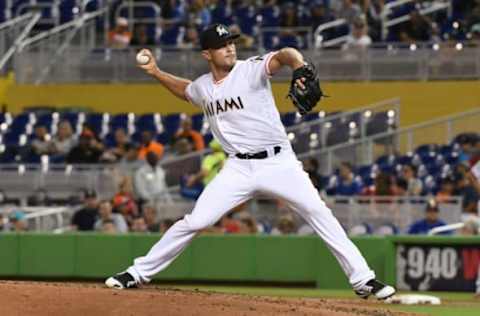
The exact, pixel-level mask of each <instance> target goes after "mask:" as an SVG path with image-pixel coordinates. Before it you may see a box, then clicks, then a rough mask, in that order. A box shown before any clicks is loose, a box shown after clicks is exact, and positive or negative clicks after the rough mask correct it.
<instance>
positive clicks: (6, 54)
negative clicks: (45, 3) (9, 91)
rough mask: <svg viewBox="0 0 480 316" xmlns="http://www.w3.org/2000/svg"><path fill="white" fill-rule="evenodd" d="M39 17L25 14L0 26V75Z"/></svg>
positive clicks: (37, 14) (38, 15)
mask: <svg viewBox="0 0 480 316" xmlns="http://www.w3.org/2000/svg"><path fill="white" fill-rule="evenodd" d="M40 16H41V15H40V13H35V14H34V13H27V14H24V15H22V16H19V17H16V18H14V19H11V20H9V21H7V22H5V23H2V24H0V74H4V73H5V70H6V65H7V63H8V61H9V60H10V58H11V57H12V56H13V54H15V52H16V51H17V49H18V47H19V45H20V43H21V42H22V41H23V40H24V39H25V38H26V37H27V36H28V34H29V33H30V31H31V30H32V28H33V26H34V25H35V24H36V23H37V22H38V20H39V19H40Z"/></svg>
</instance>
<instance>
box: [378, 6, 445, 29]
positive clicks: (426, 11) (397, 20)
mask: <svg viewBox="0 0 480 316" xmlns="http://www.w3.org/2000/svg"><path fill="white" fill-rule="evenodd" d="M450 6H451V4H450V2H444V3H436V2H434V3H432V5H431V6H430V7H428V8H424V9H421V10H419V13H420V14H421V15H427V14H430V13H433V12H435V11H439V10H443V9H448V8H449V7H450ZM408 20H410V15H408V14H406V15H403V16H400V17H398V18H395V19H392V20H390V21H387V22H385V25H384V27H385V28H389V27H390V26H394V25H397V24H400V23H403V22H405V21H408Z"/></svg>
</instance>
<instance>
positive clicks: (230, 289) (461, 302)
mask: <svg viewBox="0 0 480 316" xmlns="http://www.w3.org/2000/svg"><path fill="white" fill-rule="evenodd" d="M168 287H172V288H177V289H190V290H192V289H198V290H200V291H210V292H220V293H232V294H248V295H263V296H286V297H313V298H315V297H322V298H355V294H353V292H352V291H347V290H320V289H313V288H311V289H308V288H273V287H246V286H209V285H188V286H186V285H179V286H173V285H172V286H168ZM400 294H407V293H400ZM421 294H427V295H434V296H437V297H440V298H441V300H442V305H440V306H425V305H422V306H407V305H390V304H382V307H383V308H386V309H392V310H400V311H405V312H414V313H421V314H425V315H432V316H480V299H475V298H474V297H473V293H450V292H422V293H421Z"/></svg>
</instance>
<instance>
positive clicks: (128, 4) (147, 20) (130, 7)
mask: <svg viewBox="0 0 480 316" xmlns="http://www.w3.org/2000/svg"><path fill="white" fill-rule="evenodd" d="M136 8H151V9H152V10H153V11H154V12H155V17H142V18H139V17H135V15H134V10H135V9H136ZM124 9H127V13H128V14H127V16H126V18H127V19H128V21H129V24H128V27H129V29H130V31H133V27H134V25H135V23H139V22H140V23H144V24H154V25H156V26H160V21H161V19H160V17H161V13H162V8H161V7H160V6H159V5H158V4H157V3H155V2H152V1H132V0H130V1H124V2H122V3H121V4H120V5H119V6H118V7H117V8H116V10H115V17H117V18H118V17H120V16H123V15H121V13H122V10H124ZM124 17H125V16H124Z"/></svg>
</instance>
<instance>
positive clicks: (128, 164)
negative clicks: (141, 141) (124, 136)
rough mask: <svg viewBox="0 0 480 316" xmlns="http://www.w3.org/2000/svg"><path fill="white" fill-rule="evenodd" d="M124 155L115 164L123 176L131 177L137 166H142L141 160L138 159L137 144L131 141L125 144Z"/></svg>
mask: <svg viewBox="0 0 480 316" xmlns="http://www.w3.org/2000/svg"><path fill="white" fill-rule="evenodd" d="M124 149H125V155H124V156H123V158H122V159H121V160H120V162H119V163H118V164H117V167H118V170H119V171H120V173H121V174H123V175H124V176H127V177H129V178H131V179H133V176H134V174H135V172H136V171H137V169H138V168H140V167H141V166H142V161H141V160H140V159H138V146H137V145H135V144H132V143H128V144H125V147H124Z"/></svg>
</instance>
